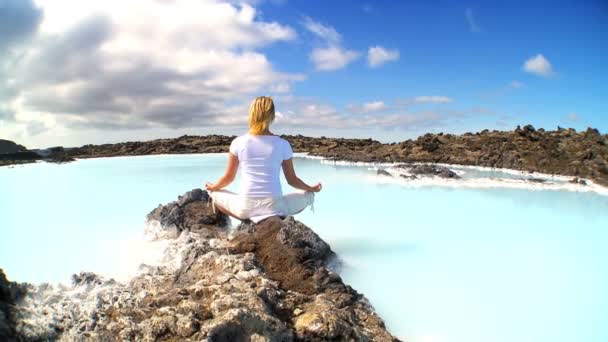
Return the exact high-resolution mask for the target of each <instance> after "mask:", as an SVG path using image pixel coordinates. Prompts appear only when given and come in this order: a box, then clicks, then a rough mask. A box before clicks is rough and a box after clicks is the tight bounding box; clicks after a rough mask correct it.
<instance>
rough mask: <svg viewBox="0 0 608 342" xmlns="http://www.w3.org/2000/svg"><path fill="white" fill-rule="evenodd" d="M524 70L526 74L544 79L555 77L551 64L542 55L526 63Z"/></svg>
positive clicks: (531, 58)
mask: <svg viewBox="0 0 608 342" xmlns="http://www.w3.org/2000/svg"><path fill="white" fill-rule="evenodd" d="M523 69H524V71H526V72H529V73H531V74H535V75H539V76H543V77H549V76H553V74H554V72H553V67H552V66H551V63H550V62H549V60H547V59H546V58H545V56H543V55H541V54H538V55H536V56H533V57H530V58H529V59H528V60H526V61H525V62H524V66H523Z"/></svg>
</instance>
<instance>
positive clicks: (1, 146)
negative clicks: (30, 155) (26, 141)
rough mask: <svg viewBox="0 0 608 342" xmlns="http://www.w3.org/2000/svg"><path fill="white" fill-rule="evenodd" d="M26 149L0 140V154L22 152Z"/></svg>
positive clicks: (8, 141)
mask: <svg viewBox="0 0 608 342" xmlns="http://www.w3.org/2000/svg"><path fill="white" fill-rule="evenodd" d="M24 151H27V148H25V146H23V145H19V144H17V143H15V142H13V141H10V140H4V139H0V154H4V153H15V152H24Z"/></svg>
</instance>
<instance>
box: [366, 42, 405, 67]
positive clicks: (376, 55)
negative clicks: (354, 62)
mask: <svg viewBox="0 0 608 342" xmlns="http://www.w3.org/2000/svg"><path fill="white" fill-rule="evenodd" d="M398 59H399V50H397V49H386V48H384V47H382V46H372V47H370V48H369V50H368V51H367V63H368V65H369V66H370V67H372V68H376V67H379V66H381V65H383V64H385V63H387V62H392V61H396V60H398Z"/></svg>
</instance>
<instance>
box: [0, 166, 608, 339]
mask: <svg viewBox="0 0 608 342" xmlns="http://www.w3.org/2000/svg"><path fill="white" fill-rule="evenodd" d="M224 163H225V155H221V154H220V155H182V156H176V155H173V156H145V157H119V158H109V159H89V160H79V161H77V162H74V163H69V164H64V165H55V164H47V163H39V164H32V165H25V166H17V167H14V168H7V167H3V168H0V267H2V268H4V270H5V271H6V273H7V274H8V276H9V278H10V279H12V280H18V281H32V282H42V281H53V282H54V281H64V282H67V281H68V280H69V276H70V275H71V274H72V273H75V272H78V271H81V270H87V271H96V272H99V273H102V274H108V275H114V274H116V273H120V272H123V271H125V270H126V269H127V268H129V267H135V266H136V265H137V264H138V262H140V261H141V260H139V259H138V258H141V256H140V255H139V253H140V252H141V251H140V250H139V249H138V248H137V247H136V246H135V244H134V243H133V242H134V241H139V239H140V237H141V233H142V230H143V226H144V219H145V215H146V214H147V213H148V212H149V211H150V210H152V209H153V208H154V207H156V206H157V205H158V204H160V203H166V202H168V201H172V200H174V199H175V198H176V197H177V195H179V194H182V193H183V192H185V191H187V190H190V189H193V188H196V187H201V186H202V184H204V183H205V182H206V181H214V180H215V179H216V178H217V177H219V176H220V175H221V173H222V172H223V170H224V165H225V164H224ZM295 165H296V170H297V171H298V173H299V174H300V177H301V178H303V179H304V180H306V181H308V182H311V183H312V182H317V181H321V182H322V183H323V184H324V189H323V191H322V192H321V193H320V194H318V195H317V197H316V203H315V213H312V212H310V211H308V210H306V211H305V212H304V213H302V214H300V215H298V216H297V218H298V219H299V220H301V221H303V222H304V223H306V224H308V225H309V226H311V227H312V228H313V229H314V230H315V231H316V232H317V233H318V234H319V235H321V237H322V238H324V239H325V240H326V241H328V242H329V243H330V244H331V246H332V248H333V249H334V251H336V253H337V254H338V255H339V256H340V258H341V259H342V261H343V268H342V270H341V275H342V277H343V279H344V280H345V281H346V282H348V283H349V284H351V285H352V286H353V287H354V288H356V289H357V290H359V291H360V292H362V293H364V294H365V295H366V297H367V298H368V299H369V300H370V301H371V303H372V304H373V305H374V307H375V308H376V309H377V310H378V312H379V313H380V315H381V316H382V317H383V318H384V319H385V321H386V323H387V325H388V328H389V329H390V330H391V331H392V332H393V333H394V334H396V335H397V336H399V337H402V338H407V339H408V340H409V341H458V342H460V341H463V342H477V341H479V342H482V341H483V342H487V341H530V342H532V341H534V342H537V341H551V342H556V341H558V342H559V341H587V342H595V341H597V342H600V341H602V342H604V341H608V291H607V289H608V248H607V247H606V246H607V245H608V197H607V196H603V195H599V194H595V193H582V192H571V191H563V190H559V191H556V190H550V191H538V190H536V191H531V190H524V189H507V188H483V189H482V188H480V189H477V188H470V187H464V188H459V187H453V186H441V185H425V186H410V185H408V184H407V183H402V184H401V183H391V182H389V183H386V182H382V178H381V177H380V176H376V175H375V171H373V170H369V169H368V168H366V167H354V166H334V165H328V164H321V163H320V162H319V161H318V160H309V159H296V160H295ZM475 175H476V173H475V172H474V171H471V172H470V173H468V174H467V177H475ZM494 176H496V175H494ZM231 189H232V190H236V184H234V185H233V186H231ZM284 189H285V190H288V189H289V188H288V186H287V185H286V184H284Z"/></svg>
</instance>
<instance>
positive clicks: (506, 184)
mask: <svg viewBox="0 0 608 342" xmlns="http://www.w3.org/2000/svg"><path fill="white" fill-rule="evenodd" d="M225 153H226V152H207V153H159V154H145V155H119V156H99V157H85V158H74V161H79V160H95V159H107V158H123V159H128V158H155V157H171V156H176V155H177V156H182V157H198V156H203V157H204V156H210V155H214V156H222V155H224V154H225ZM294 157H296V158H303V159H309V160H318V161H320V162H321V163H322V164H328V165H338V166H354V167H367V168H370V169H372V170H375V171H377V170H379V169H389V170H391V169H392V168H393V167H395V166H397V165H402V164H404V163H400V162H357V161H348V160H336V159H329V158H327V157H322V156H317V155H311V154H310V153H309V152H294ZM42 162H43V161H42V160H38V161H34V162H33V163H29V164H40V163H42ZM52 164H57V163H52ZM408 164H410V165H427V164H431V165H436V166H442V167H447V168H450V169H456V170H464V171H482V172H501V173H505V174H510V175H513V176H521V177H525V178H519V179H515V178H514V179H509V178H493V177H489V178H477V179H474V180H473V179H465V180H462V179H460V180H450V179H442V178H437V177H428V178H424V179H420V180H417V181H411V180H406V179H401V178H400V177H399V173H396V172H393V173H394V178H392V179H391V178H387V177H382V178H378V177H377V176H376V175H373V176H371V175H370V177H369V178H367V179H364V181H376V182H380V183H394V184H399V185H403V186H410V187H421V186H439V187H450V188H468V189H491V188H504V189H521V190H530V191H543V190H545V191H569V192H582V193H585V192H590V193H595V194H598V195H602V196H608V186H605V185H603V184H600V183H597V182H594V181H593V180H591V179H588V178H579V177H576V176H569V175H563V174H548V173H542V172H536V171H525V170H516V169H509V168H496V167H487V166H475V165H461V164H449V163H426V162H414V163H408ZM18 165H22V164H18ZM57 165H60V164H57ZM527 178H540V179H544V180H547V181H549V182H548V183H544V184H538V183H533V182H529V181H526V179H527ZM573 178H579V179H581V180H583V181H585V182H586V183H587V184H586V185H578V184H571V183H569V182H570V181H571V180H572V179H573ZM551 181H558V182H563V184H559V183H557V184H556V183H551ZM484 182H485V183H484Z"/></svg>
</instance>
